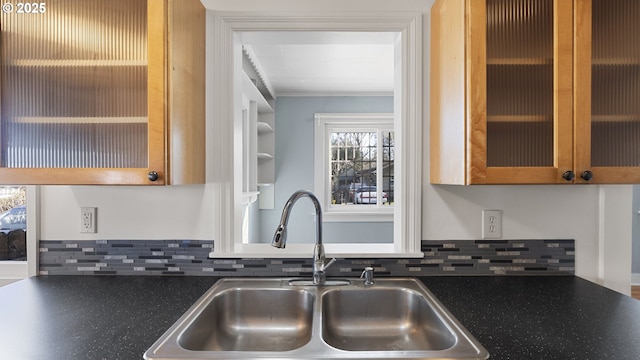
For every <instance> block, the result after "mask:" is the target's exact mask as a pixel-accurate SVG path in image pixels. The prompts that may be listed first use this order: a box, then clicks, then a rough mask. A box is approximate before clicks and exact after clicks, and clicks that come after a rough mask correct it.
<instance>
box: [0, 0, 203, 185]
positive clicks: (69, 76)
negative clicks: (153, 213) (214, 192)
mask: <svg viewBox="0 0 640 360" xmlns="http://www.w3.org/2000/svg"><path fill="white" fill-rule="evenodd" d="M9 2H11V1H9ZM14 5H16V4H14ZM14 8H16V6H14ZM0 16H1V20H2V21H1V22H0V34H1V42H0V152H1V158H0V183H2V184H69V185H71V184H115V185H165V184H193V183H204V182H205V137H204V136H205V132H204V126H205V118H204V107H205V97H204V96H205V86H204V81H205V79H204V67H205V54H204V49H205V10H204V7H203V6H202V4H201V3H200V1H198V0H186V1H185V0H133V1H132V0H114V1H101V0H82V1H79V0H52V1H48V2H47V3H46V9H45V11H44V12H43V13H38V14H17V13H15V12H12V13H6V12H5V13H3V14H2V15H0Z"/></svg>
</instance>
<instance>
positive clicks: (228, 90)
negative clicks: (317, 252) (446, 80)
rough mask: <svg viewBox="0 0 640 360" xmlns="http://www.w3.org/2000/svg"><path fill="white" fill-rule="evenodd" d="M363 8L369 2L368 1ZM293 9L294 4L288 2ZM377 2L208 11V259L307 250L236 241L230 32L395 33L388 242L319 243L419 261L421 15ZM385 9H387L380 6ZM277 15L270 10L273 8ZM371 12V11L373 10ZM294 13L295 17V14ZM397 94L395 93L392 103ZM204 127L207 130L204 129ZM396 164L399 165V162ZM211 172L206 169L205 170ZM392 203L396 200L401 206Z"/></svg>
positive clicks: (345, 253) (237, 96)
mask: <svg viewBox="0 0 640 360" xmlns="http://www.w3.org/2000/svg"><path fill="white" fill-rule="evenodd" d="M367 3H368V4H369V2H367ZM292 4H297V3H292ZM385 4H386V3H383V2H382V1H381V2H379V3H378V6H382V7H379V8H378V6H376V4H374V3H371V5H370V6H368V7H369V8H371V9H370V10H364V11H363V10H358V11H350V12H349V11H346V12H345V11H338V10H335V9H334V8H332V7H331V5H327V10H326V11H321V10H318V11H309V10H308V9H306V10H305V8H304V6H302V5H301V6H300V8H298V7H297V6H293V7H292V8H291V9H290V10H289V11H286V12H256V11H242V10H239V11H228V10H227V11H215V4H214V8H213V9H210V10H214V11H208V12H207V34H211V35H212V36H211V37H208V40H207V57H208V60H207V63H208V64H209V65H208V68H207V85H206V89H207V92H208V93H209V94H215V96H213V95H212V96H210V97H209V98H210V101H208V102H207V138H208V139H210V140H211V141H207V153H209V154H216V156H215V157H214V159H212V161H211V164H210V165H211V166H209V167H208V170H207V179H208V180H207V181H208V182H211V183H212V191H213V194H212V196H213V197H215V203H216V206H215V208H214V217H213V223H212V228H213V229H214V239H215V250H214V251H213V252H211V253H210V254H209V256H210V257H211V258H237V257H259V258H285V257H296V258H298V257H308V256H309V255H310V254H311V253H312V252H313V244H287V248H286V249H276V248H274V247H272V246H270V245H269V244H244V243H243V242H242V236H241V235H242V218H243V217H242V212H243V208H244V206H243V205H242V201H241V199H242V191H241V190H242V189H241V183H240V182H238V181H239V180H240V178H241V176H242V174H241V169H242V168H241V166H236V164H241V158H239V156H240V154H237V153H235V152H234V150H233V149H234V144H235V143H238V142H239V141H241V137H242V132H241V131H238V127H237V126H236V124H237V123H238V122H237V120H236V118H237V117H239V118H241V111H240V110H241V108H242V104H241V102H242V101H241V97H242V96H241V78H240V77H239V76H237V75H238V74H239V73H240V71H238V72H236V71H234V69H236V68H239V66H241V64H236V63H235V61H236V60H237V59H241V51H242V49H241V44H240V43H239V41H238V39H237V37H236V32H245V31H372V32H380V31H390V32H398V33H400V34H401V36H400V37H399V38H398V40H397V42H398V45H401V46H396V54H395V55H396V58H397V59H398V61H396V64H397V65H398V66H397V67H396V69H395V71H396V76H397V78H398V79H401V82H400V83H399V84H397V88H396V89H395V90H394V114H395V117H396V122H397V123H396V124H395V126H394V129H395V136H396V146H395V154H396V160H395V164H394V167H395V174H396V176H395V181H394V193H395V197H396V200H395V204H394V226H393V242H392V243H385V244H373V243H371V244H369V243H367V244H361V243H354V244H326V245H325V252H326V254H327V256H333V257H341V258H347V257H357V258H362V257H374V258H382V257H392V258H398V257H422V256H424V254H423V253H422V251H421V249H420V245H421V238H422V207H421V201H422V141H423V133H422V123H423V115H424V114H423V107H422V100H423V95H422V93H423V81H422V79H423V59H422V55H423V28H422V18H423V10H409V11H398V12H394V11H391V12H389V11H387V10H385V9H386V8H384V6H383V5H385ZM385 6H386V5H385ZM276 8H277V7H276ZM376 8H378V10H377V11H376V10H375V9H376ZM296 9H297V10H296ZM397 94H401V95H400V96H397ZM209 125H211V126H209ZM399 158H402V161H398V159H399ZM209 169H211V170H209ZM399 199H402V202H401V204H400V201H399Z"/></svg>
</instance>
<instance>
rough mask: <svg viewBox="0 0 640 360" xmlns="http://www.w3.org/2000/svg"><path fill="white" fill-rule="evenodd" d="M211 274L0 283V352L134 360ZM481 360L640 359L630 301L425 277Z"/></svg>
mask: <svg viewBox="0 0 640 360" xmlns="http://www.w3.org/2000/svg"><path fill="white" fill-rule="evenodd" d="M217 279H218V278H216V277H160V276H148V277H144V276H119V277H118V276H112V277H106V276H40V277H36V278H31V279H27V280H22V281H19V282H17V283H14V284H11V285H8V286H5V287H2V288H0V359H12V360H20V359H67V360H71V359H83V360H86V359H98V360H101V359H108V360H111V359H141V358H142V354H143V353H144V352H145V351H146V349H147V348H149V347H150V346H151V344H153V342H155V340H157V339H158V338H159V337H160V336H161V335H162V334H163V333H164V332H165V330H166V329H167V328H169V326H171V325H172V324H173V323H174V322H175V321H176V320H177V319H178V318H179V317H180V316H181V315H182V314H183V313H184V312H185V311H186V310H187V309H188V308H189V307H190V306H191V305H192V304H193V303H194V302H195V301H196V300H197V299H198V298H199V297H200V296H201V295H202V294H203V293H204V292H205V291H206V290H207V289H209V287H211V285H213V283H214V282H215V281H216V280H217ZM421 279H422V280H423V282H424V283H425V284H426V285H427V287H428V288H429V289H430V290H431V291H432V292H433V293H434V294H435V295H436V297H437V298H438V299H439V300H440V301H441V302H442V303H443V304H444V305H445V306H446V307H447V308H448V309H449V311H450V312H451V313H453V314H454V315H455V316H456V317H457V318H458V320H459V321H460V322H461V323H462V324H463V325H464V326H465V327H466V328H467V329H468V330H469V331H470V332H471V333H472V334H474V335H475V336H476V338H477V339H478V340H479V341H480V342H481V343H482V344H483V345H484V346H485V347H486V348H487V350H488V351H489V353H490V354H491V359H514V360H516V359H517V360H527V359H535V360H540V359H545V360H547V359H562V360H569V359H580V360H588V359H598V360H600V359H618V360H620V359H640V301H637V300H634V299H632V298H630V297H627V296H624V295H621V294H618V293H616V292H614V291H611V290H608V289H606V288H604V287H601V286H599V285H596V284H593V283H591V282H589V281H586V280H583V279H580V278H578V277H425V278H421Z"/></svg>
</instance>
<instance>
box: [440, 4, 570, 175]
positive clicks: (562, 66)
mask: <svg viewBox="0 0 640 360" xmlns="http://www.w3.org/2000/svg"><path fill="white" fill-rule="evenodd" d="M432 15H433V16H432V24H431V26H432V30H431V31H432V34H431V36H432V43H431V46H432V47H431V59H432V63H431V104H430V105H431V119H430V121H431V135H430V136H431V182H432V183H436V184H460V185H469V184H548V183H563V182H566V180H564V179H563V178H562V174H563V173H564V172H565V171H568V170H571V169H572V168H573V165H572V148H573V140H572V139H573V134H572V125H571V123H572V116H573V114H572V109H573V107H572V96H573V95H572V85H573V84H572V73H573V63H572V53H573V38H572V36H573V33H572V31H573V30H572V23H571V21H567V20H566V19H571V18H572V17H573V8H572V4H571V2H567V1H562V0H555V1H554V24H555V26H554V49H555V50H554V161H553V166H549V167H490V166H487V141H486V138H487V91H486V87H487V56H486V51H487V50H486V27H487V25H486V17H487V16H486V2H485V1H483V0H460V1H440V2H437V3H436V4H435V5H434V7H433V8H432Z"/></svg>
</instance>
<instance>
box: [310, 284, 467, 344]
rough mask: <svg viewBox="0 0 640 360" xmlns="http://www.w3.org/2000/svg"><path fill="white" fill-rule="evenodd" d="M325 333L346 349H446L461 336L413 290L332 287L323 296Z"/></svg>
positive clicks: (325, 336) (329, 341) (329, 339)
mask: <svg viewBox="0 0 640 360" xmlns="http://www.w3.org/2000/svg"><path fill="white" fill-rule="evenodd" d="M322 302H323V307H322V322H323V326H322V337H323V339H324V341H326V342H327V344H329V345H331V346H333V347H336V348H338V349H342V350H351V351H365V350H374V351H388V350H417V351H421V350H422V351H433V350H446V349H449V348H451V347H453V345H455V343H456V337H455V335H454V334H453V332H452V331H450V329H449V328H448V327H447V325H446V324H445V322H444V321H443V319H442V318H440V317H439V316H438V314H437V313H436V311H435V310H434V309H433V308H432V307H431V306H429V303H428V302H427V300H426V299H425V298H424V297H423V296H421V295H420V294H418V293H416V292H415V291H413V290H407V289H404V288H399V289H397V288H391V289H364V290H361V289H348V290H344V291H343V290H331V291H328V292H327V293H325V294H324V295H323V296H322Z"/></svg>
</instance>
